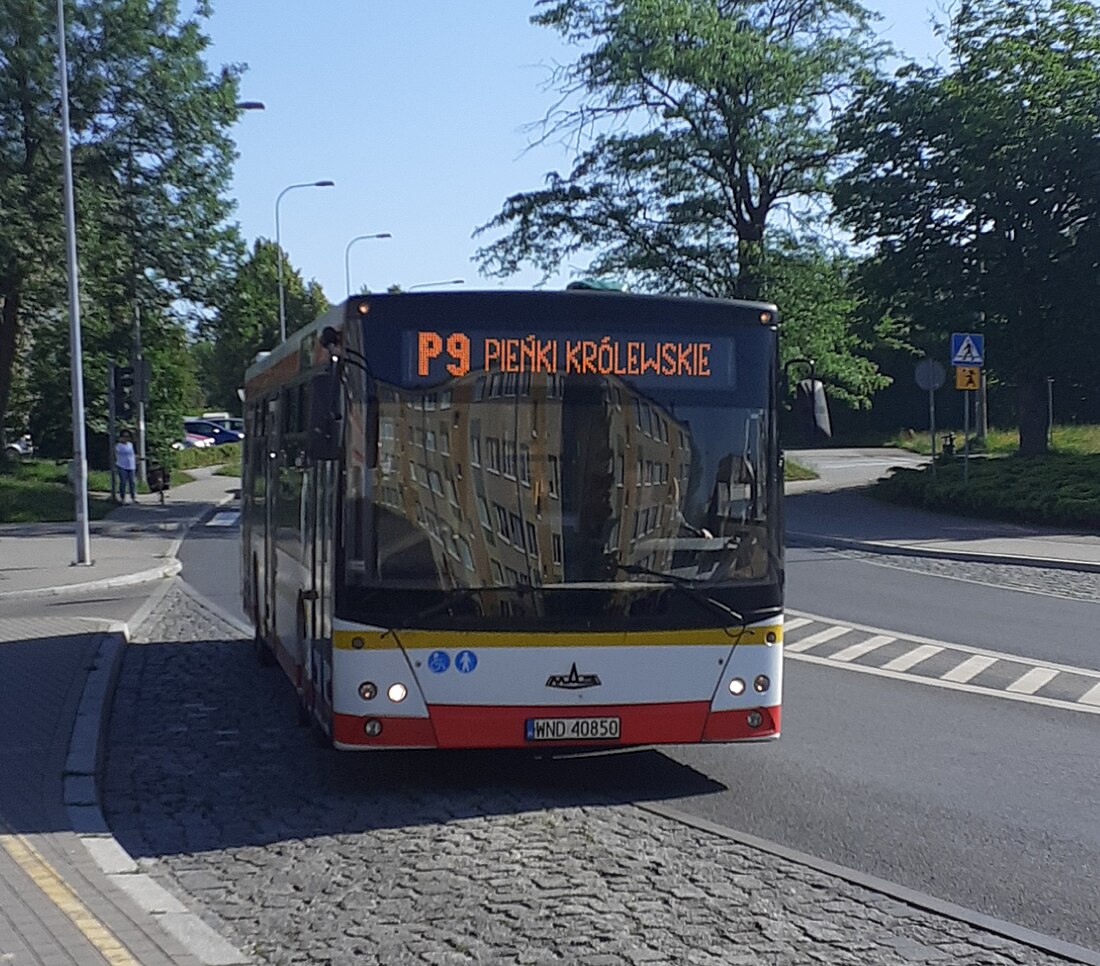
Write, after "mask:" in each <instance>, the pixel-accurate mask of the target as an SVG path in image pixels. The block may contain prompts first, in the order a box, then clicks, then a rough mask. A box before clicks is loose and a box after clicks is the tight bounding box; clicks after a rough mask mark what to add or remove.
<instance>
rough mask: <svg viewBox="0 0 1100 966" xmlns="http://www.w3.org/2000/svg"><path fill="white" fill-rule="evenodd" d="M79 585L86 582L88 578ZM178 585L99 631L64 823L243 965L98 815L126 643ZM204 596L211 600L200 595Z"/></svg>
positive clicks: (177, 919)
mask: <svg viewBox="0 0 1100 966" xmlns="http://www.w3.org/2000/svg"><path fill="white" fill-rule="evenodd" d="M233 499H234V497H227V498H226V499H224V500H222V501H220V502H219V503H217V504H216V505H214V506H212V507H211V508H210V509H208V510H205V511H203V513H201V514H199V515H198V516H196V517H195V518H194V519H193V520H192V521H190V522H189V523H188V525H186V526H185V527H183V528H182V532H181V534H180V536H179V537H178V538H177V539H176V540H175V541H174V542H173V544H172V546H171V548H170V554H171V557H172V561H171V564H169V565H167V566H166V567H163V568H157V570H156V574H157V577H161V576H170V577H174V576H175V575H176V574H178V573H179V572H180V570H181V569H182V564H181V563H180V561H179V560H177V559H176V558H175V555H176V553H177V551H178V550H179V546H180V544H181V543H182V542H183V538H184V537H185V536H186V534H187V532H188V531H189V530H190V529H191V527H192V526H196V525H198V524H199V523H201V522H202V521H203V520H206V519H209V518H210V517H211V516H212V515H213V514H214V513H215V512H216V511H217V508H218V507H219V506H222V505H224V504H225V503H227V502H230V501H232V500H233ZM169 571H170V572H169ZM149 573H152V571H144V574H149ZM138 578H141V579H138ZM146 579H156V578H145V577H143V575H142V574H135V575H133V576H132V577H130V578H129V579H128V580H127V581H126V582H127V583H131V584H133V583H143V582H145V580H146ZM91 583H94V584H95V585H96V586H98V587H106V586H116V587H117V586H122V584H119V583H116V582H115V581H114V580H110V581H93V582H91ZM79 586H81V587H82V588H84V589H87V587H89V586H90V584H82V585H79ZM180 586H182V583H181V581H178V580H169V581H165V583H164V584H163V585H162V586H160V587H158V588H157V589H156V590H154V591H153V592H152V593H151V594H150V595H149V598H148V599H147V600H146V601H145V603H144V604H142V606H141V607H140V609H139V610H138V611H137V612H136V613H135V614H134V616H133V617H132V618H131V619H130V622H129V623H128V624H122V625H121V626H120V627H119V628H118V629H117V630H111V631H107V632H101V633H100V634H99V635H98V637H99V647H98V649H97V651H96V656H95V658H94V659H93V661H92V665H91V669H90V670H89V672H88V676H87V678H86V679H85V682H84V688H83V691H82V693H81V696H80V704H79V705H78V708H77V714H76V719H75V721H74V722H73V731H72V735H71V736H70V739H69V750H68V756H67V758H66V761H65V768H64V773H63V788H64V804H65V808H66V811H67V812H68V816H69V822H70V826H71V828H72V830H73V832H74V833H75V834H76V835H77V836H78V837H79V838H80V840H81V842H82V843H83V844H84V847H85V848H86V849H87V851H88V854H89V855H90V856H91V857H92V860H93V861H94V862H95V863H96V865H97V866H99V868H100V869H101V870H102V872H103V873H104V875H106V877H107V879H108V880H109V881H110V882H111V884H112V885H114V886H116V887H117V888H119V889H120V890H121V891H122V892H124V893H125V894H126V895H127V896H129V897H130V899H131V900H133V902H134V903H135V905H137V907H138V908H139V909H140V910H141V911H142V912H144V913H146V914H147V915H148V916H150V917H151V918H152V920H153V921H154V922H155V923H157V925H158V926H159V927H160V928H161V929H162V930H163V931H164V932H165V933H166V934H168V935H169V936H171V937H172V938H173V939H174V940H175V941H176V942H178V943H179V944H180V945H181V946H182V947H183V948H184V949H185V950H186V951H187V952H188V953H190V954H191V955H192V956H194V957H195V958H196V959H198V960H199V961H200V962H202V963H203V964H205V966H246V964H250V963H252V962H253V960H252V959H251V958H250V957H248V956H246V955H245V954H244V953H243V952H241V951H240V950H239V949H237V947H236V946H234V945H233V944H232V943H230V942H229V941H228V940H226V939H224V938H223V937H222V936H221V935H220V934H219V933H218V932H217V931H215V930H214V929H212V928H211V927H210V926H209V925H207V923H206V922H204V921H203V920H202V919H201V918H200V917H199V916H197V915H196V914H195V913H193V912H191V911H190V910H188V908H187V907H186V906H185V905H184V904H183V903H182V902H180V900H179V899H177V898H176V897H175V896H173V895H172V894H171V893H170V892H168V890H167V889H165V888H164V887H163V886H162V885H160V883H158V882H157V881H156V880H155V879H154V878H153V877H152V876H150V875H148V874H147V873H144V872H142V871H141V870H140V867H139V865H138V864H137V862H136V861H135V860H134V858H133V856H131V855H130V854H129V852H127V851H126V849H124V848H123V847H122V845H121V844H120V843H119V841H118V840H117V839H116V838H115V837H114V836H113V835H112V834H111V830H110V827H109V826H108V825H107V821H106V819H105V818H104V815H103V808H102V800H101V798H100V794H99V785H100V779H101V775H102V769H103V759H104V749H105V746H106V740H105V739H106V735H107V728H108V725H109V722H110V718H111V709H112V707H113V704H114V694H115V687H116V685H117V683H118V677H119V674H120V673H121V670H122V661H123V657H124V655H125V650H126V647H127V644H128V642H129V639H130V637H131V635H132V633H133V632H134V631H136V630H137V629H138V628H139V627H140V626H141V625H142V624H143V623H144V622H145V621H146V620H148V618H149V617H150V615H151V614H152V613H153V611H154V610H155V609H156V607H157V605H158V604H159V603H160V602H161V601H162V600H163V599H164V597H165V595H166V594H167V593H168V591H169V590H171V589H172V588H174V587H180ZM24 596H29V595H24ZM204 603H206V604H209V602H205V599H204ZM227 616H228V615H227ZM233 623H235V624H237V623H239V622H237V621H234V622H233Z"/></svg>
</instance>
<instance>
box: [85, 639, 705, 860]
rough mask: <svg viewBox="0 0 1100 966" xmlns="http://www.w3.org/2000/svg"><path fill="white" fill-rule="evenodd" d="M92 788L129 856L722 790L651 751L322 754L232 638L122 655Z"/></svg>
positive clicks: (286, 698) (281, 691)
mask: <svg viewBox="0 0 1100 966" xmlns="http://www.w3.org/2000/svg"><path fill="white" fill-rule="evenodd" d="M104 784H105V787H104V789H103V796H102V797H103V799H104V805H105V810H106V812H107V819H108V824H109V825H110V826H111V829H112V831H113V832H114V833H115V835H116V836H117V837H118V839H119V841H120V842H121V843H122V845H123V846H124V847H125V848H126V849H127V850H128V851H129V852H130V853H131V854H132V855H135V856H163V855H169V854H174V853H181V852H192V851H198V850H205V849H225V848H232V847H235V846H247V845H263V844H269V843H275V842H279V841H287V840H299V839H303V838H310V837H315V836H331V835H339V834H343V833H356V832H362V831H365V830H370V829H382V828H408V827H415V826H424V825H431V824H438V823H445V822H450V821H454V820H460V819H469V818H477V817H483V816H490V815H507V814H518V813H522V812H528V811H534V810H539V809H547V808H581V809H583V808H585V807H588V806H606V805H616V804H625V803H629V802H633V801H637V800H642V799H646V800H659V799H683V798H689V797H692V796H698V795H708V794H713V793H717V792H721V791H724V790H725V786H723V785H721V784H720V783H718V782H715V781H713V780H712V779H710V778H708V777H707V776H705V775H703V774H701V773H699V772H697V771H695V770H693V769H692V768H690V767H687V766H684V765H681V764H678V763H677V762H675V761H673V760H671V759H670V758H668V757H666V756H665V755H663V754H661V753H660V752H658V751H655V750H651V749H636V750H624V751H620V752H604V753H599V754H591V755H583V756H566V757H552V758H535V757H533V756H532V755H530V754H525V753H522V752H487V751H486V752H481V751H479V752H382V753H367V754H356V753H338V752H333V751H326V750H324V749H321V748H319V747H317V745H316V744H315V742H314V740H313V738H312V736H311V733H310V731H309V729H308V728H301V727H298V726H297V725H296V723H295V703H294V694H293V689H292V688H291V686H290V684H289V683H288V682H287V681H286V679H285V678H284V677H283V675H282V673H281V672H280V671H278V670H277V669H261V668H258V667H257V666H256V664H255V660H254V658H253V655H252V653H251V647H250V645H249V644H248V643H246V642H242V641H220V642H210V643H195V644H177V643H173V644H146V645H141V646H134V647H131V648H130V649H129V651H128V653H127V657H126V662H125V664H124V667H123V672H122V676H121V678H120V681H119V688H118V693H117V697H116V704H115V711H114V715H113V718H112V722H111V729H110V739H109V757H108V764H107V769H106V781H105V783H104Z"/></svg>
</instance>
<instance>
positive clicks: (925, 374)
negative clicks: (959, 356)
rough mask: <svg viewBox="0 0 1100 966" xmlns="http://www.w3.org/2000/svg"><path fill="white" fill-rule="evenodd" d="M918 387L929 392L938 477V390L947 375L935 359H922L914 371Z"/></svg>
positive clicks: (933, 475) (933, 465)
mask: <svg viewBox="0 0 1100 966" xmlns="http://www.w3.org/2000/svg"><path fill="white" fill-rule="evenodd" d="M913 375H914V377H915V378H916V380H917V387H918V388H919V389H924V390H926V391H927V392H928V432H929V435H930V437H931V440H932V479H935V478H936V395H935V393H936V390H937V389H939V388H940V386H942V385H943V381H944V379H945V378H946V376H947V373H946V372H945V371H944V368H943V366H942V365H940V364H939V363H938V362H936V360H935V359H921V361H920V362H918V363H917V368H916V371H915V372H914V373H913Z"/></svg>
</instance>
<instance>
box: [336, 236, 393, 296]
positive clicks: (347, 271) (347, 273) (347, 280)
mask: <svg viewBox="0 0 1100 966" xmlns="http://www.w3.org/2000/svg"><path fill="white" fill-rule="evenodd" d="M368 238H393V235H391V234H390V233H389V232H388V231H380V232H378V233H377V234H374V235H356V236H355V237H354V238H353V239H352V240H351V241H349V242H348V244H347V247H346V248H345V249H344V286H345V289H346V291H347V295H346V298H349V299H350V298H351V261H350V257H351V246H352V245H354V244H355V243H356V242H357V241H365V240H366V239H368Z"/></svg>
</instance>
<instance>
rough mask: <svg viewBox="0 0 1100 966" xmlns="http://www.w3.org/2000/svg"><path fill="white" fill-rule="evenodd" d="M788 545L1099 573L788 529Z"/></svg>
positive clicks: (1015, 557)
mask: <svg viewBox="0 0 1100 966" xmlns="http://www.w3.org/2000/svg"><path fill="white" fill-rule="evenodd" d="M786 537H787V546H788V547H799V546H801V547H830V548H834V549H838V550H862V551H863V552H864V553H877V554H882V555H884V556H885V555H891V556H895V557H924V558H926V559H932V560H957V561H959V562H960V563H991V564H1008V565H1010V566H1016V567H1036V568H1042V569H1046V570H1072V571H1076V572H1078V573H1088V574H1100V561H1098V562H1092V561H1088V560H1063V559H1059V558H1057V557H1025V556H1021V555H1019V554H1010V553H986V552H984V551H981V550H940V549H937V548H934V547H914V546H911V545H908V544H906V545H895V544H888V543H873V542H871V541H867V540H853V539H851V538H849V537H832V536H827V535H825V534H820V533H799V532H797V531H790V532H788V533H787V535H786Z"/></svg>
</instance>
